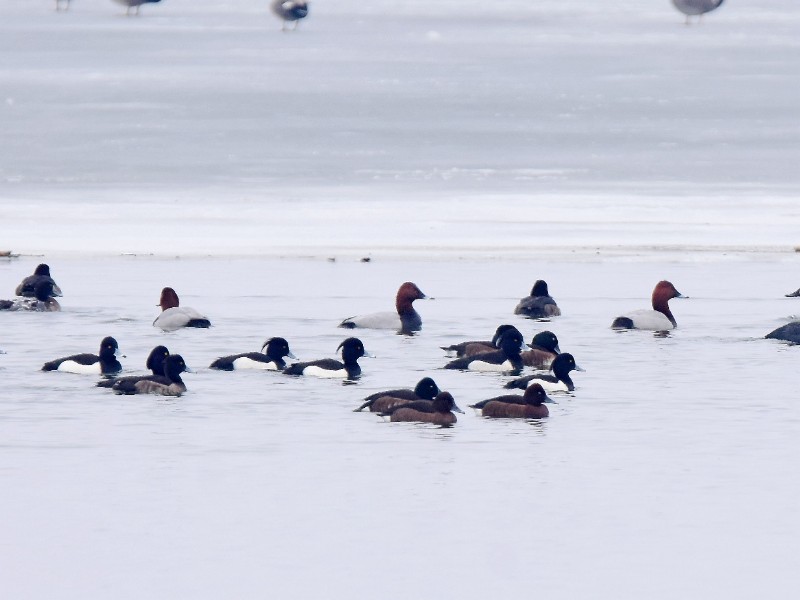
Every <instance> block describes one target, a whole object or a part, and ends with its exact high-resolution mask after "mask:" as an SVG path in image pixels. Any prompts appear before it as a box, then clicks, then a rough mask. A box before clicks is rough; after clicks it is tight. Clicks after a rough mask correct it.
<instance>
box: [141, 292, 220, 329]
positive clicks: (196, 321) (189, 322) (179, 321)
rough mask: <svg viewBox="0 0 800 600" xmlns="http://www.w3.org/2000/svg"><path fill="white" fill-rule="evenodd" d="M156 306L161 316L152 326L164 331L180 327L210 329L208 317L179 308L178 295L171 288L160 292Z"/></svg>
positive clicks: (188, 309)
mask: <svg viewBox="0 0 800 600" xmlns="http://www.w3.org/2000/svg"><path fill="white" fill-rule="evenodd" d="M157 306H160V307H161V314H160V315H158V317H157V318H156V320H155V321H153V326H154V327H158V328H160V329H162V330H164V331H176V330H178V329H181V328H182V327H198V328H208V327H211V321H209V320H208V317H206V316H205V315H201V314H200V313H199V312H197V311H196V310H195V309H193V308H190V307H188V306H181V305H180V299H179V298H178V294H177V293H176V292H175V290H173V289H172V288H171V287H165V288H164V289H163V290H161V299H160V300H159V302H158V305H157Z"/></svg>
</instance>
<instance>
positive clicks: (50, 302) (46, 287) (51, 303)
mask: <svg viewBox="0 0 800 600" xmlns="http://www.w3.org/2000/svg"><path fill="white" fill-rule="evenodd" d="M54 295H57V296H60V295H61V294H60V293H57V292H56V290H55V284H54V283H53V280H52V279H50V278H49V277H48V278H46V279H39V280H38V281H37V282H36V286H35V292H34V297H33V298H18V299H16V300H0V310H11V311H16V310H22V311H35V312H56V311H59V310H61V305H60V304H59V303H58V301H57V300H56V299H55V298H53V296H54Z"/></svg>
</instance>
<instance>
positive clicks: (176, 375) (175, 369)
mask: <svg viewBox="0 0 800 600" xmlns="http://www.w3.org/2000/svg"><path fill="white" fill-rule="evenodd" d="M184 371H191V369H189V367H187V366H186V363H185V362H184V360H183V357H182V356H181V355H180V354H170V355H169V356H168V357H167V358H165V359H164V375H163V376H160V375H150V376H148V377H142V378H140V379H138V380H135V378H132V377H121V378H119V379H118V380H117V381H116V382H115V383H114V385H113V386H112V389H113V390H114V391H115V392H116V393H117V394H158V395H159V396H180V395H181V394H183V393H184V392H185V391H186V384H185V383H183V379H181V373H183V372H184Z"/></svg>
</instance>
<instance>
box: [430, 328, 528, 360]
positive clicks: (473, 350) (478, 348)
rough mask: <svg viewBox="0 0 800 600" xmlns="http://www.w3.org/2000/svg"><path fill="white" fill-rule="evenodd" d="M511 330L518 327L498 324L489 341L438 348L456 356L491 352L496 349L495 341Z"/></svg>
mask: <svg viewBox="0 0 800 600" xmlns="http://www.w3.org/2000/svg"><path fill="white" fill-rule="evenodd" d="M512 330H513V331H517V332H519V329H517V328H516V327H514V326H513V325H500V326H499V327H498V328H497V330H496V331H495V332H494V335H493V336H492V339H491V340H489V341H472V342H460V343H458V344H452V345H450V346H440V348H441V349H442V350H444V351H445V352H447V353H448V354H455V356H456V357H457V358H460V357H462V356H474V355H476V354H483V353H484V352H493V351H494V350H497V342H498V341H499V340H500V338H501V337H502V336H503V334H504V333H505V332H506V331H512ZM521 335H522V334H521V333H520V336H521Z"/></svg>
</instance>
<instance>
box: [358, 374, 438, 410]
mask: <svg viewBox="0 0 800 600" xmlns="http://www.w3.org/2000/svg"><path fill="white" fill-rule="evenodd" d="M438 393H439V386H438V385H436V382H435V381H434V380H433V379H431V378H430V377H423V378H422V379H420V380H419V382H417V385H416V386H415V387H414V389H413V390H412V389H411V388H400V389H395V390H386V391H383V392H376V393H374V394H370V395H369V396H367V397H366V398H364V403H363V404H362V405H361V406H359V407H358V408H354V409H353V412H359V411H362V410H364V409H365V408H369V410H370V412H384V411H386V410H389V409H390V408H392V407H394V406H396V405H398V404H403V403H407V402H413V401H415V400H433V399H434V398H435V397H436V394H438Z"/></svg>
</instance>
